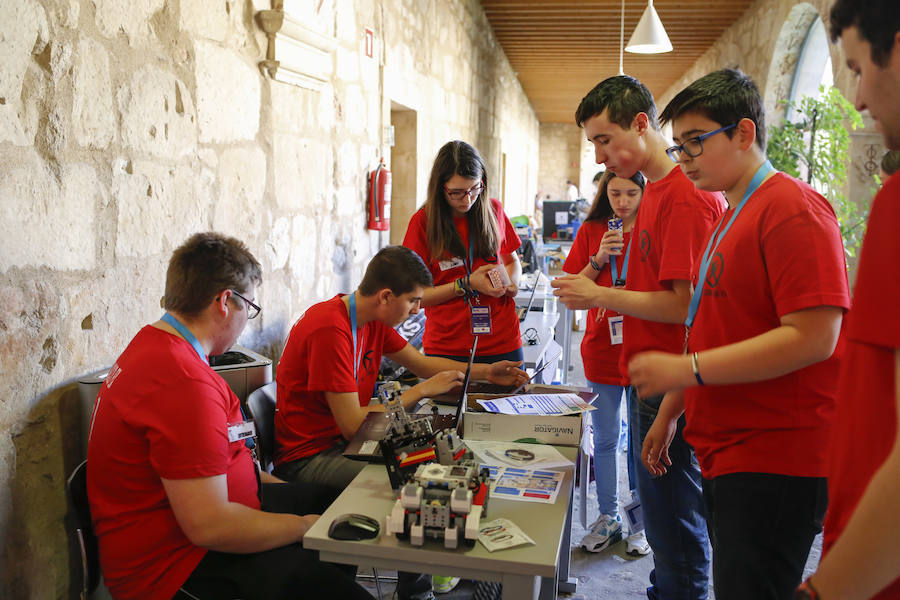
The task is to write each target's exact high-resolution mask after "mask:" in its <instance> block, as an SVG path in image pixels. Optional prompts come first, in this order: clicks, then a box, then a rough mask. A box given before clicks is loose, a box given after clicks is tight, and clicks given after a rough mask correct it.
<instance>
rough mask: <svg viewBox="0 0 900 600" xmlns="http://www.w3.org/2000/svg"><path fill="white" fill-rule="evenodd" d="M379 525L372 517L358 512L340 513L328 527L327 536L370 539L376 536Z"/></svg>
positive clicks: (379, 529)
mask: <svg viewBox="0 0 900 600" xmlns="http://www.w3.org/2000/svg"><path fill="white" fill-rule="evenodd" d="M379 531H381V526H380V525H379V524H378V521H376V520H375V519H373V518H372V517H367V516H366V515H358V514H355V513H353V514H346V515H341V516H339V517H338V518H336V519H335V520H334V521H332V522H331V525H330V526H329V527H328V537H330V538H332V539H335V540H352V541H359V540H371V539H373V538H376V537H378V533H379Z"/></svg>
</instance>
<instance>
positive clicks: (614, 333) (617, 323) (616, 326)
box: [607, 315, 623, 346]
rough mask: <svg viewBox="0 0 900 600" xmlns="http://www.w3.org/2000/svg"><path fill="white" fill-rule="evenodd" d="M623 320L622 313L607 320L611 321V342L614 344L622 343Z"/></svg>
mask: <svg viewBox="0 0 900 600" xmlns="http://www.w3.org/2000/svg"><path fill="white" fill-rule="evenodd" d="M622 320H623V317H622V315H616V316H615V317H610V318H609V319H608V320H607V322H608V323H609V343H610V344H612V345H614V346H615V345H616V344H621V343H622Z"/></svg>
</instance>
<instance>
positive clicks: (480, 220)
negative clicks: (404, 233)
mask: <svg viewBox="0 0 900 600" xmlns="http://www.w3.org/2000/svg"><path fill="white" fill-rule="evenodd" d="M454 175H459V176H461V177H465V178H466V179H477V180H478V181H480V182H481V185H482V186H483V187H482V189H481V193H479V194H478V198H476V199H475V202H474V203H473V204H472V207H471V208H470V209H469V212H467V213H466V220H467V221H468V223H469V237H470V238H471V239H472V250H473V253H474V256H475V257H481V258H485V259H488V258H492V257H494V256H496V255H497V253H498V251H499V250H500V228H499V225H498V223H497V218H496V216H495V215H494V211H493V209H492V208H491V201H490V199H489V198H488V192H487V187H488V179H487V170H486V169H485V167H484V160H483V159H482V158H481V155H480V154H478V150H476V149H475V148H473V147H472V146H470V145H469V144H467V143H465V142H461V141H459V140H454V141H452V142H447V143H446V144H444V146H443V147H442V148H441V149H440V150H439V151H438V153H437V156H436V157H435V159H434V166H432V167H431V178H430V179H429V181H428V198H427V199H426V201H425V218H426V227H425V237H426V240H427V242H428V252H429V253H430V254H431V259H432V260H441V259H443V258H445V256H446V255H448V254H449V256H463V257H467V258H468V253H469V249H468V248H466V247H465V246H463V243H462V239H461V238H460V237H459V234H458V233H457V232H456V227H454V226H453V210H452V209H451V208H450V205H449V204H448V203H447V197H446V194H445V192H444V186H446V185H447V181H448V180H449V179H450V178H452V177H453V176H454Z"/></svg>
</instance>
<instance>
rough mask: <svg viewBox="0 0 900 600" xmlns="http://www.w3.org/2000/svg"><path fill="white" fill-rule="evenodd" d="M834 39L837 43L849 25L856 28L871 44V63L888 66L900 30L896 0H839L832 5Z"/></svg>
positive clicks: (899, 16)
mask: <svg viewBox="0 0 900 600" xmlns="http://www.w3.org/2000/svg"><path fill="white" fill-rule="evenodd" d="M830 21H831V41H832V42H836V41H838V39H839V38H840V37H841V34H842V33H843V31H844V30H845V29H847V28H848V27H856V28H857V29H858V30H859V37H860V38H862V39H864V40H866V41H867V42H869V45H870V46H871V47H872V52H871V57H872V62H873V63H875V64H876V65H878V66H879V67H881V68H884V67H885V66H886V65H887V61H888V56H890V53H891V48H893V47H894V36H895V35H896V34H897V31H900V10H898V9H897V0H837V2H835V3H834V6H832V7H831V15H830Z"/></svg>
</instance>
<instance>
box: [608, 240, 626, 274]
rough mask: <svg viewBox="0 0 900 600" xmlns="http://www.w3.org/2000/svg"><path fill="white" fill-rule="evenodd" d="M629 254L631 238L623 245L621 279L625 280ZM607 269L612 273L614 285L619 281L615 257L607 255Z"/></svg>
mask: <svg viewBox="0 0 900 600" xmlns="http://www.w3.org/2000/svg"><path fill="white" fill-rule="evenodd" d="M630 256H631V239H629V240H628V246H626V247H625V262H624V263H622V273H621V280H622V282H624V281H625V278H626V277H628V258H629V257H630ZM609 270H610V272H611V273H612V282H613V286H616V285H617V284H616V282H617V281H619V275H620V274H619V269H618V268H616V257H615V256H610V257H609Z"/></svg>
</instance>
